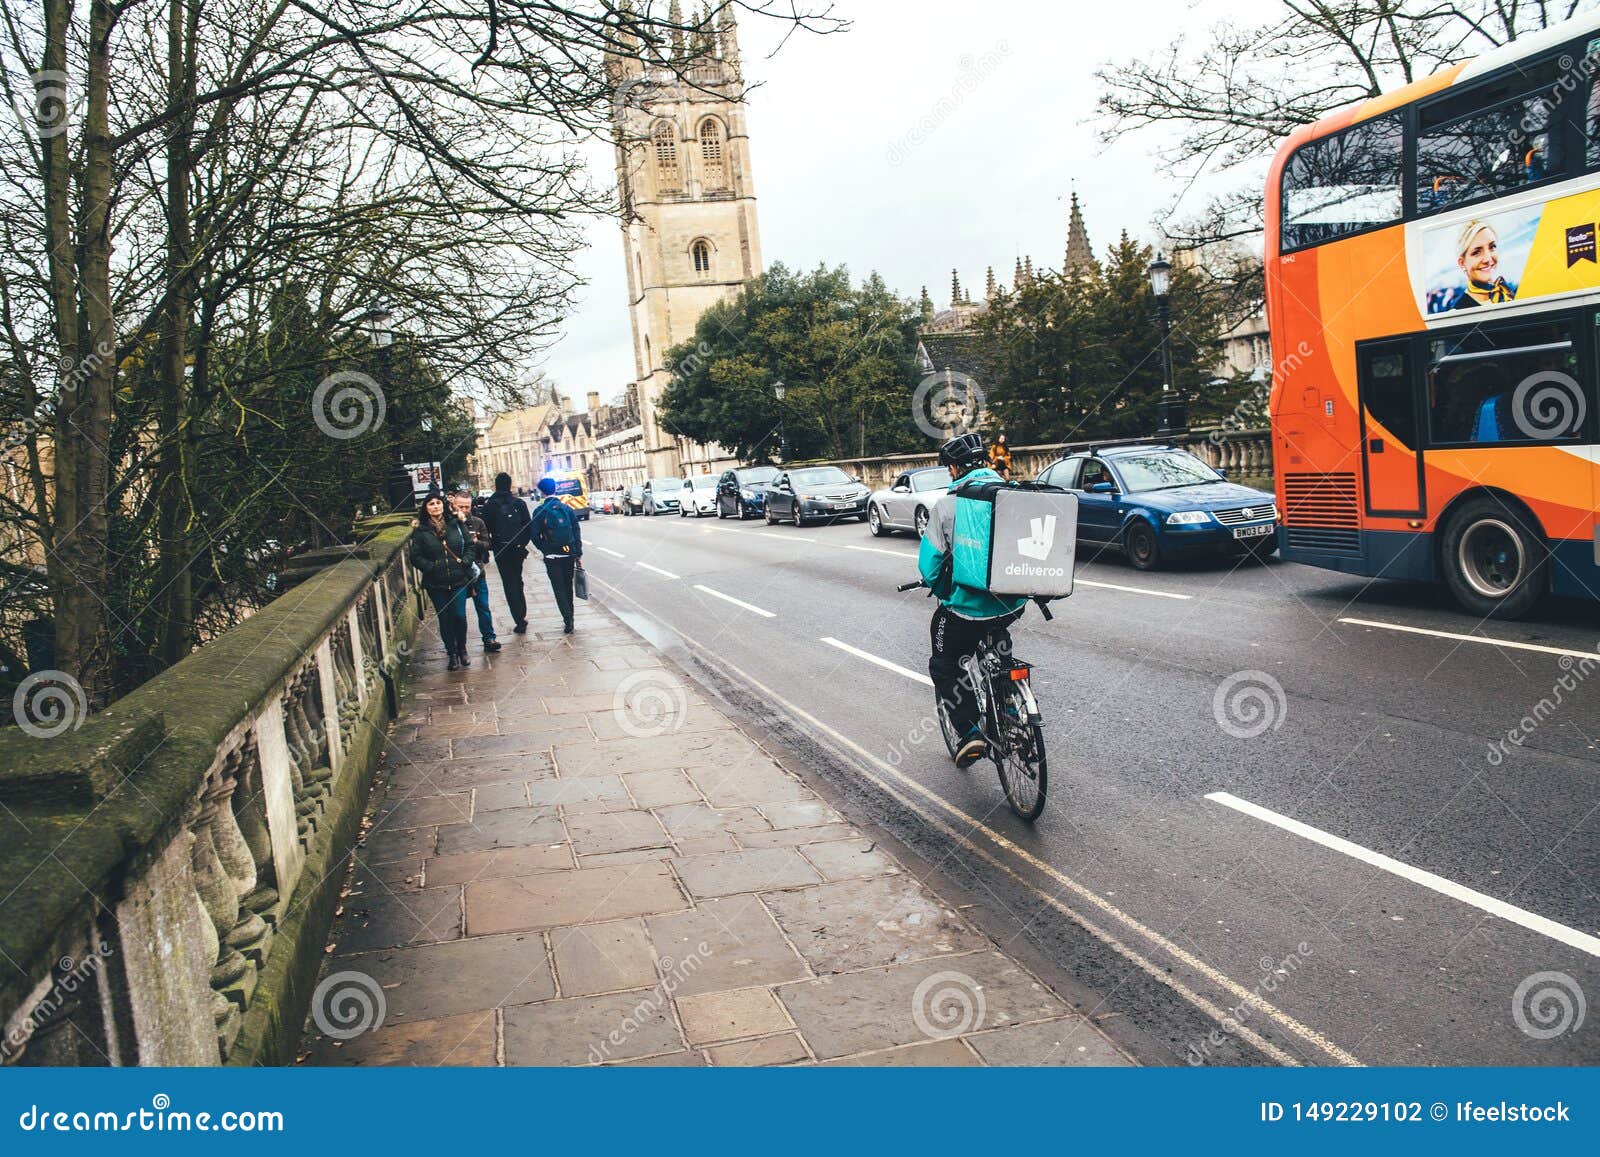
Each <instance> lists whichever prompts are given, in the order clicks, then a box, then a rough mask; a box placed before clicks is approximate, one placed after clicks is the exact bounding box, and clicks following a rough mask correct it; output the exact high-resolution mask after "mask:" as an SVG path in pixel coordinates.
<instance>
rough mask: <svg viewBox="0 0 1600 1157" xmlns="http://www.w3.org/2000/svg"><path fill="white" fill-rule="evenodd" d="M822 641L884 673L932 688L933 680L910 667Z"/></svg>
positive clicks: (831, 641) (852, 648)
mask: <svg viewBox="0 0 1600 1157" xmlns="http://www.w3.org/2000/svg"><path fill="white" fill-rule="evenodd" d="M822 641H823V642H824V643H826V644H828V646H830V647H838V648H839V650H841V651H848V652H849V653H850V654H852V655H854V656H855V657H856V658H858V659H865V660H866V661H867V662H869V663H876V664H877V665H878V666H880V667H882V668H883V669H884V670H885V671H893V672H894V673H895V674H896V675H904V676H905V677H906V678H907V679H915V680H916V681H917V682H918V683H921V684H923V685H924V686H928V687H932V686H933V680H932V679H930V678H928V676H926V675H920V674H918V673H917V672H915V671H913V670H912V669H911V668H910V667H902V666H901V665H900V664H899V663H891V662H889V660H887V659H880V658H879V657H878V656H877V655H874V654H872V652H870V651H863V650H862V649H861V648H860V647H852V646H851V645H850V644H849V643H841V642H840V641H839V640H838V639H834V638H831V637H829V636H827V635H824V636H823V638H822Z"/></svg>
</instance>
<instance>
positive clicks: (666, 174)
mask: <svg viewBox="0 0 1600 1157" xmlns="http://www.w3.org/2000/svg"><path fill="white" fill-rule="evenodd" d="M650 137H651V139H652V140H653V141H654V142H655V149H656V188H657V189H659V190H660V191H662V192H676V191H677V190H679V189H681V188H683V179H682V178H681V177H680V176H679V175H678V134H677V131H676V130H675V129H674V128H673V127H672V124H671V122H669V121H662V122H661V123H660V124H658V125H656V127H655V128H654V129H653V130H651V133H650Z"/></svg>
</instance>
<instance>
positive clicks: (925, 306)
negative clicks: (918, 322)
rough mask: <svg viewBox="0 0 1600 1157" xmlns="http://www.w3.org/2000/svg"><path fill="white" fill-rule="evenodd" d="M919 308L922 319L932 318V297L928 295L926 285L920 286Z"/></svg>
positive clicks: (928, 319)
mask: <svg viewBox="0 0 1600 1157" xmlns="http://www.w3.org/2000/svg"><path fill="white" fill-rule="evenodd" d="M921 310H922V320H923V321H925V322H926V321H932V320H933V298H932V297H930V296H929V295H928V287H927V286H926V285H924V286H923V287H922V302H921Z"/></svg>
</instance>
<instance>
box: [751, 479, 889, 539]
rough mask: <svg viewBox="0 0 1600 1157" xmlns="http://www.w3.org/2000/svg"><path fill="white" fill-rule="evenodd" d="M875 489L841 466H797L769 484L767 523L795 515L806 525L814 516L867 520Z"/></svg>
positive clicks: (831, 518) (769, 524) (797, 520)
mask: <svg viewBox="0 0 1600 1157" xmlns="http://www.w3.org/2000/svg"><path fill="white" fill-rule="evenodd" d="M871 496H872V491H870V490H868V489H867V487H866V486H865V485H864V484H863V483H862V481H861V480H860V479H859V478H852V477H851V476H850V475H848V474H846V473H845V472H844V471H843V470H841V469H839V468H838V467H837V466H797V467H795V468H794V469H793V470H789V471H785V472H784V473H782V474H779V475H778V476H777V477H776V478H774V479H773V480H772V481H771V482H769V483H768V484H767V494H766V511H765V513H766V516H767V525H768V526H772V525H773V524H775V523H776V522H778V520H779V519H792V520H793V521H794V524H795V525H796V526H804V525H805V524H806V523H808V522H810V521H811V520H812V519H819V520H821V521H825V522H833V521H836V520H837V519H840V518H856V519H859V520H860V521H862V522H865V521H866V520H867V500H868V499H869V498H870V497H871Z"/></svg>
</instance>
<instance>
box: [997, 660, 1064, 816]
mask: <svg viewBox="0 0 1600 1157" xmlns="http://www.w3.org/2000/svg"><path fill="white" fill-rule="evenodd" d="M1000 715H1001V718H1000V720H999V730H1000V735H999V742H998V743H996V744H994V745H993V746H994V748H995V749H996V750H994V751H993V753H992V754H993V758H994V762H995V765H996V766H997V767H998V768H999V769H1000V786H1001V787H1002V788H1004V789H1005V793H1006V803H1008V804H1010V805H1011V810H1012V811H1013V812H1015V813H1016V814H1017V818H1018V819H1023V820H1027V821H1028V822H1029V823H1032V822H1033V821H1034V820H1036V819H1038V818H1039V813H1040V812H1042V811H1044V797H1045V792H1046V791H1047V790H1048V787H1049V784H1050V769H1049V761H1048V760H1047V759H1046V757H1045V751H1044V728H1043V727H1041V726H1040V725H1039V724H1037V723H1034V722H1031V721H1030V720H1029V719H1028V716H1027V711H1026V704H1025V702H1024V701H1023V698H1022V696H1021V695H1020V694H1019V693H1018V692H1016V691H1013V692H1011V694H1009V695H1007V696H1006V698H1005V701H1004V703H1002V705H1001V712H1000Z"/></svg>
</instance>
